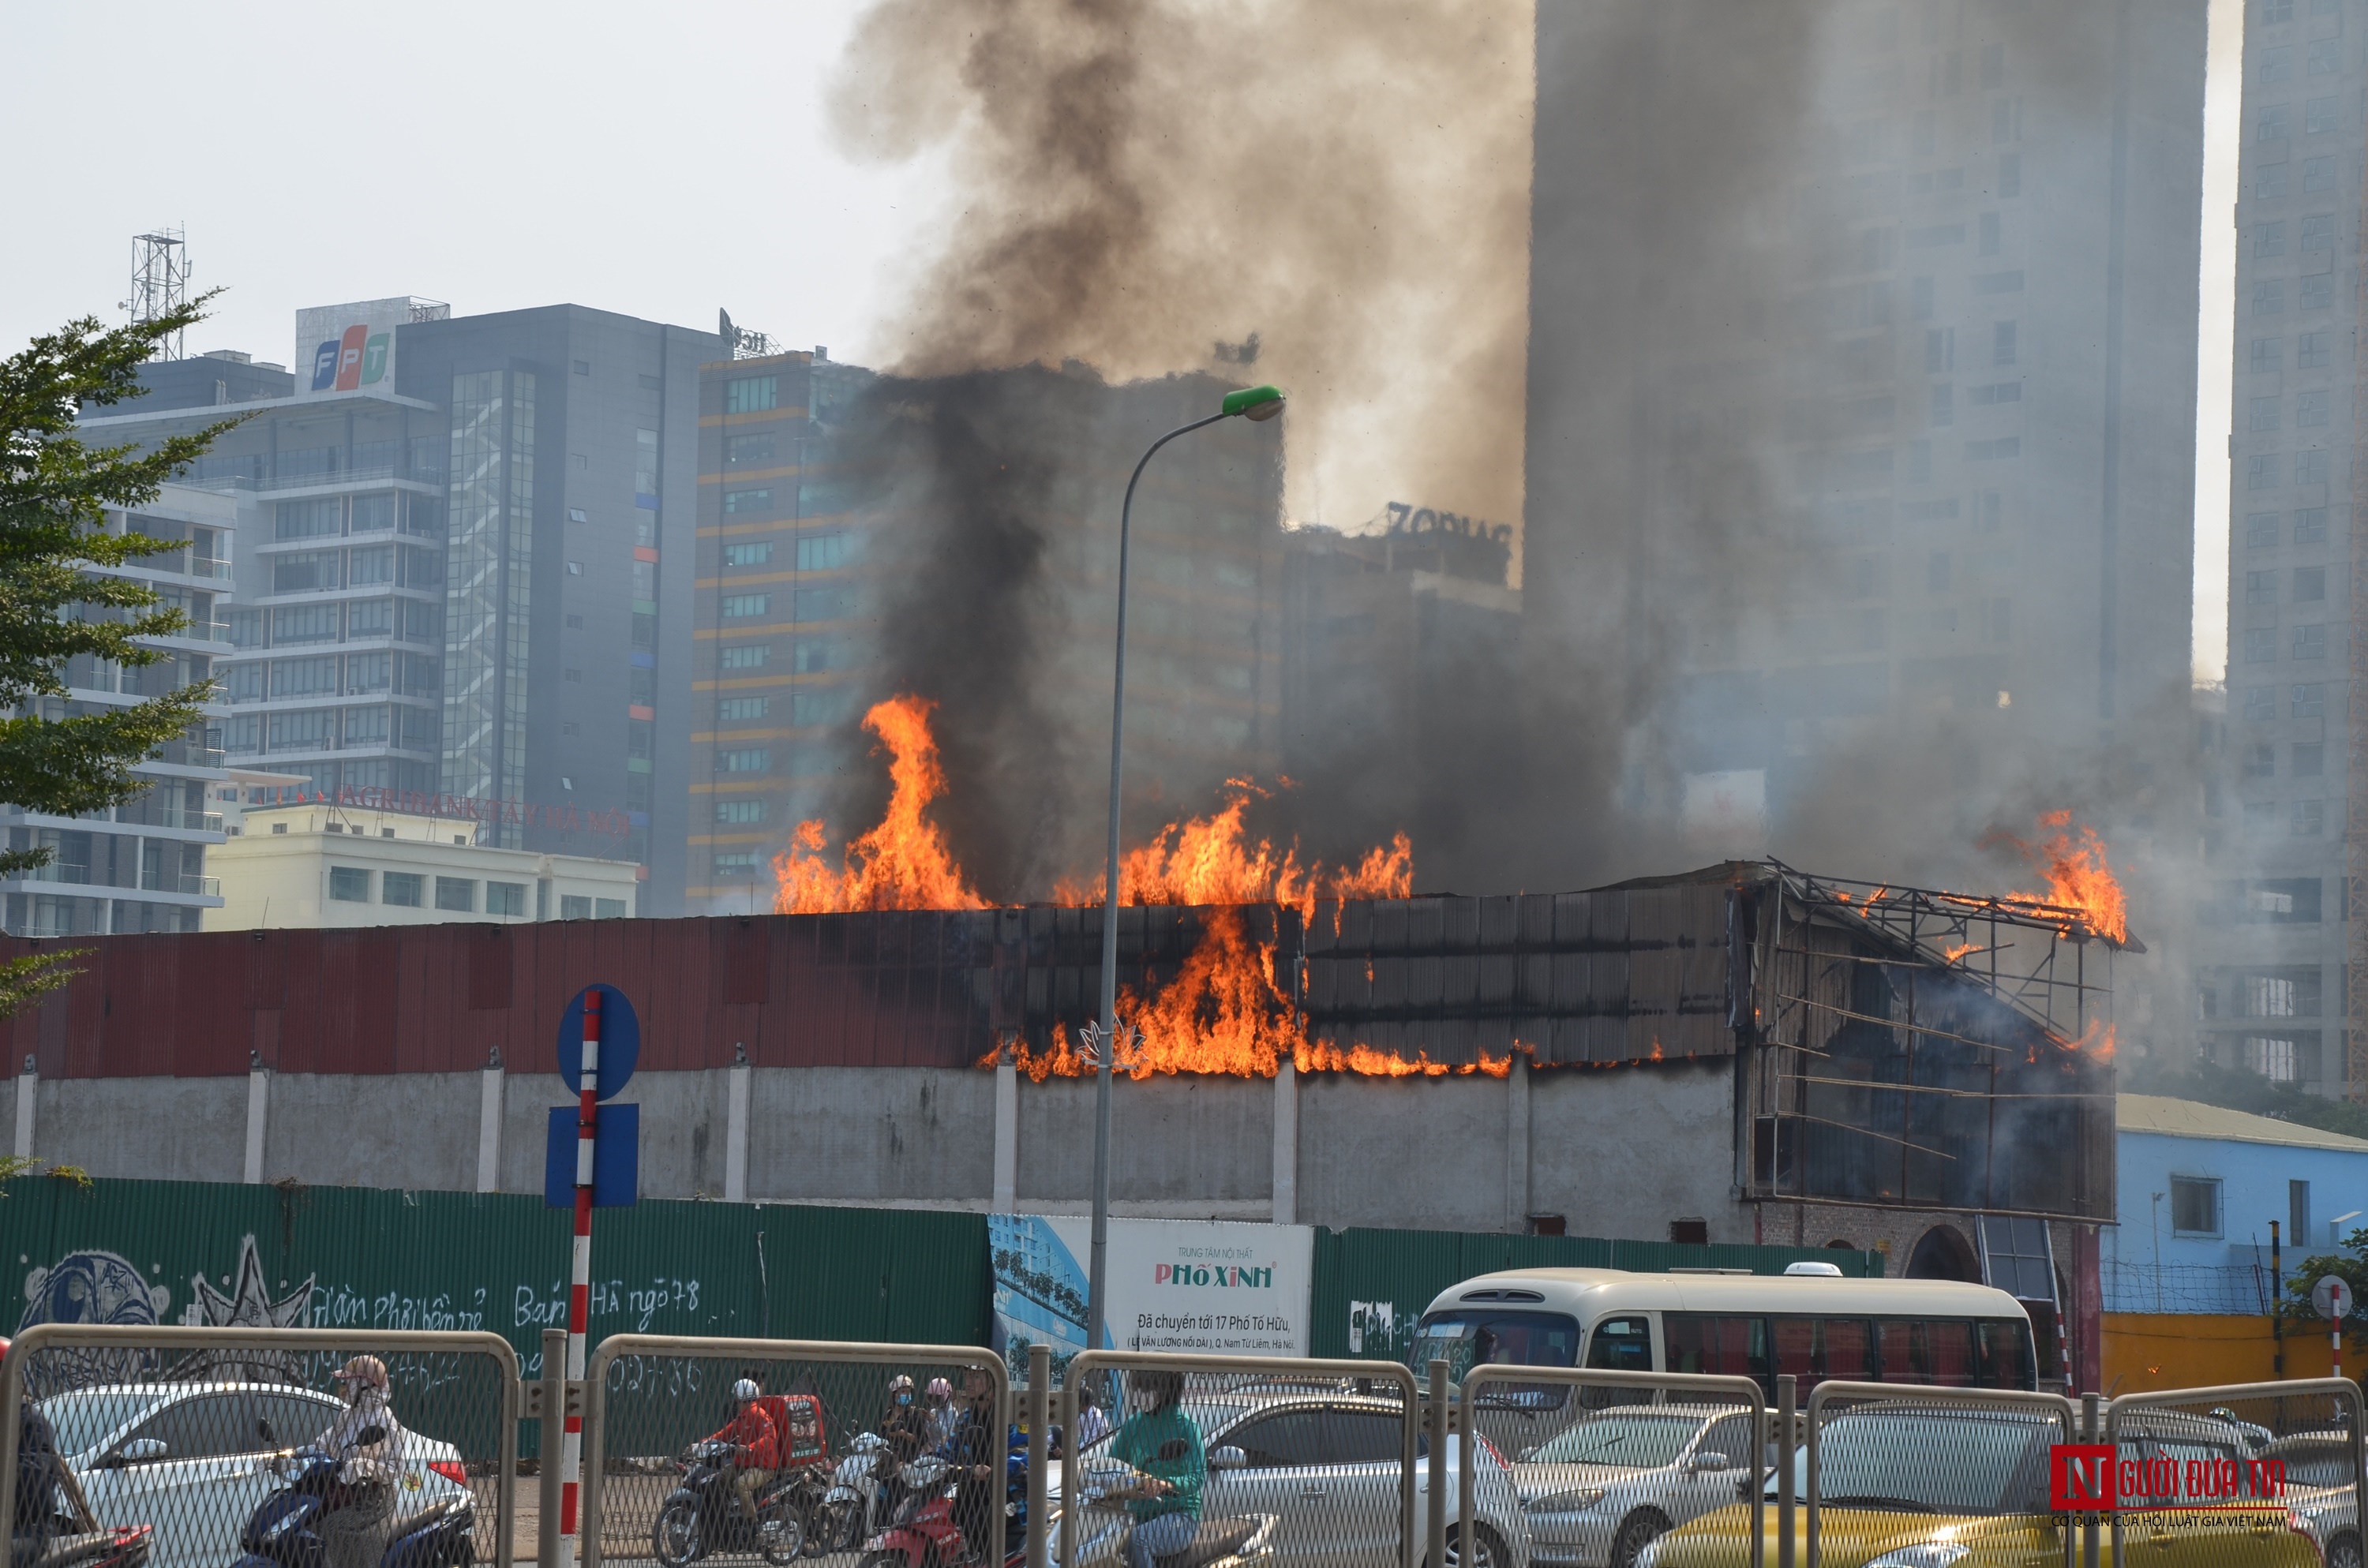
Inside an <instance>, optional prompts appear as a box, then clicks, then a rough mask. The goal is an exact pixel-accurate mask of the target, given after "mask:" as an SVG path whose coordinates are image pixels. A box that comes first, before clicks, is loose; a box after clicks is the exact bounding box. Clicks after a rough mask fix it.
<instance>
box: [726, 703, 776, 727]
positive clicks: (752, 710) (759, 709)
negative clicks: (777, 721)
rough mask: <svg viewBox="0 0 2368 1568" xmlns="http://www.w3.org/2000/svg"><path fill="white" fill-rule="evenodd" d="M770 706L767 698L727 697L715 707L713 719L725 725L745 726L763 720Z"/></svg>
mask: <svg viewBox="0 0 2368 1568" xmlns="http://www.w3.org/2000/svg"><path fill="white" fill-rule="evenodd" d="M772 704H773V699H771V698H769V697H727V698H725V699H723V701H721V702H718V703H717V704H716V705H715V717H716V718H717V720H719V721H720V722H723V723H726V724H745V723H746V722H749V721H750V720H753V719H761V718H763V717H764V716H765V711H766V710H767V709H768V708H770V707H771V706H772Z"/></svg>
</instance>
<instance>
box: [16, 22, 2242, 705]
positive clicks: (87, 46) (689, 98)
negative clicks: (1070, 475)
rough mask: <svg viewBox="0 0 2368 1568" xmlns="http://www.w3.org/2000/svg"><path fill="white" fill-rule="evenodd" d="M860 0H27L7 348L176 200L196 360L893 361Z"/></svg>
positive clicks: (2222, 160)
mask: <svg viewBox="0 0 2368 1568" xmlns="http://www.w3.org/2000/svg"><path fill="white" fill-rule="evenodd" d="M1738 3H1742V0H1738ZM2211 6H2212V22H2213V27H2212V51H2213V62H2212V63H2213V69H2212V82H2211V89H2210V95H2209V103H2208V105H2207V109H2206V120H2207V126H2206V149H2207V150H2206V159H2205V161H2206V167H2205V171H2204V194H2203V262H2204V276H2203V323H2202V326H2203V334H2202V344H2203V350H2202V365H2201V369H2202V373H2203V374H2202V391H2201V396H2200V400H2199V406H2198V408H2197V431H2198V436H2197V440H2196V451H2197V454H2198V455H2197V468H2198V472H2197V476H2196V479H2197V485H2196V589H2197V591H2196V611H2195V664H2196V668H2197V673H2198V675H2199V676H2203V677H2204V678H2209V679H2218V678H2219V677H2220V676H2221V674H2222V672H2223V668H2224V665H2225V664H2226V650H2227V586H2226V585H2227V560H2228V551H2227V543H2228V508H2227V494H2228V461H2227V432H2228V429H2229V423H2228V420H2229V412H2228V410H2229V403H2228V399H2229V395H2230V392H2229V377H2230V358H2229V357H2230V353H2231V348H2230V343H2231V333H2232V331H2233V315H2232V312H2233V298H2232V291H2233V289H2234V278H2235V267H2236V243H2235V232H2234V229H2233V227H2232V223H2231V219H2230V210H2231V208H2232V207H2233V206H2234V204H2235V201H2236V195H2237V187H2236V146H2237V108H2238V105H2237V97H2238V89H2239V81H2238V74H2237V58H2236V51H2237V45H2238V43H2239V41H2240V40H2241V37H2242V31H2243V28H2242V15H2243V0H2211ZM858 8H859V6H858V0H791V3H790V4H786V5H784V4H780V3H779V0H775V3H772V4H755V3H750V0H700V4H697V5H694V6H675V7H655V8H654V7H651V6H646V5H630V6H629V5H621V4H617V3H614V0H575V3H573V4H569V5H564V6H563V5H554V4H541V3H529V0H502V3H500V4H495V5H486V4H482V3H480V4H472V5H458V4H452V3H450V0H415V3H413V4H408V5H404V6H386V7H368V8H366V7H361V6H324V5H320V4H310V5H297V4H280V3H271V0H222V3H220V4H217V5H215V6H209V7H201V8H199V9H196V10H192V9H190V8H189V7H188V6H165V5H161V4H132V3H124V0H78V3H77V4H75V5H72V6H20V7H14V8H12V9H11V11H10V13H9V18H8V23H7V28H8V42H9V47H8V48H7V49H6V51H0V130H5V133H6V138H7V145H10V146H12V147H16V148H17V149H19V150H20V156H19V157H18V159H17V160H16V161H15V164H14V165H13V167H12V168H11V170H10V174H11V190H10V200H9V203H8V217H9V221H8V222H7V223H6V227H5V228H0V344H11V345H13V344H16V343H20V342H22V341H23V340H24V339H25V338H26V337H28V336H29V335H32V334H34V333H36V332H40V331H43V330H45V329H48V328H51V327H54V326H55V325H57V324H59V323H61V322H63V321H64V320H66V319H67V318H69V317H72V316H74V315H79V314H83V313H85V312H88V313H96V314H98V315H100V316H102V317H106V318H109V319H113V318H116V317H119V316H120V310H119V309H118V302H119V301H122V300H123V299H124V298H125V297H126V295H127V293H128V291H129V275H130V270H131V235H132V234H134V233H138V232H139V231H141V230H143V229H150V228H155V227H159V226H165V225H175V226H180V227H184V228H186V230H187V232H188V241H189V252H190V255H191V256H192V257H193V259H194V262H195V268H196V270H195V284H196V286H198V287H200V288H205V287H211V286H214V285H222V286H225V287H226V288H227V289H228V292H227V293H226V294H225V295H224V296H223V297H222V301H220V303H219V305H218V306H217V314H216V318H215V319H214V320H213V321H211V322H209V323H207V324H205V325H204V326H202V327H200V328H199V329H198V331H197V332H196V333H194V334H193V335H191V340H190V342H189V344H188V347H189V349H190V351H191V352H193V353H194V352H200V351H203V350H205V349H210V348H239V349H244V350H245V351H247V352H248V353H251V354H253V355H255V356H256V358H264V359H274V360H279V361H281V362H283V363H284V362H287V361H288V360H289V359H290V357H291V355H292V353H293V348H292V345H291V341H290V340H291V337H292V335H293V331H294V322H293V312H295V311H296V309H297V308H298V307H299V306H302V305H314V304H331V303H336V302H339V301H347V300H363V299H374V298H379V297H381V296H385V295H392V294H421V295H426V296H427V297H428V298H431V299H438V300H445V301H450V303H451V305H452V307H453V309H454V311H455V312H459V313H462V314H471V313H475V312H484V311H496V310H507V309H513V308H517V307H520V306H528V305H540V304H549V303H552V302H554V301H574V302H576V303H580V304H586V305H596V306H599V307H601V308H604V309H607V310H613V311H620V312H626V313H628V314H632V315H638V316H645V317H650V318H653V319H657V320H664V321H672V322H678V323H681V324H685V325H691V326H712V324H713V323H714V320H715V312H716V308H717V307H718V306H723V307H724V308H726V309H729V310H730V311H731V312H732V313H733V316H734V319H735V320H736V321H738V322H739V323H740V324H743V325H746V326H753V327H757V328H758V329H759V330H762V331H766V332H769V333H771V334H772V335H774V337H775V338H776V339H777V340H779V341H781V342H783V343H785V344H787V345H789V346H791V347H811V346H814V345H816V344H822V345H827V346H828V347H829V348H830V350H831V352H832V354H833V355H834V356H836V357H837V358H845V359H848V360H855V361H861V360H865V359H867V358H881V357H882V356H883V355H884V354H885V352H886V350H887V348H888V347H889V346H890V344H891V343H892V342H893V340H894V330H893V328H892V327H891V326H890V325H889V324H887V323H886V322H885V321H884V320H883V319H882V318H883V316H884V315H885V313H886V312H887V311H888V309H889V307H890V306H891V305H892V304H893V302H894V300H895V299H896V297H897V294H898V291H899V290H898V286H899V284H900V283H901V282H903V281H904V280H905V279H906V278H908V277H909V276H910V270H911V269H910V267H908V260H911V259H917V258H916V256H915V253H916V249H917V248H918V246H919V245H920V244H921V243H922V242H923V241H924V240H925V239H926V237H927V236H928V233H930V220H931V218H932V217H933V216H942V213H943V210H944V204H945V203H946V202H947V201H948V200H949V199H951V192H950V191H949V190H948V187H947V183H946V181H945V178H944V176H943V175H942V173H941V172H940V168H939V165H933V164H930V163H928V162H923V163H920V164H917V165H905V166H902V167H898V168H894V169H881V168H873V167H858V166H856V165H852V164H850V163H848V161H847V160H845V159H844V158H842V157H841V156H839V155H838V154H837V153H836V152H834V151H833V150H832V147H831V145H830V142H829V139H828V137H827V135H826V133H825V129H824V126H823V121H822V107H821V106H822V85H823V82H824V79H825V76H826V74H828V72H829V70H830V68H831V65H832V62H833V61H834V60H835V59H836V58H837V53H838V51H839V48H840V45H841V43H842V41H843V40H844V38H845V36H846V33H847V30H848V25H849V23H850V21H851V20H852V18H853V17H854V15H855V13H856V11H857V9H858ZM37 150H38V151H37Z"/></svg>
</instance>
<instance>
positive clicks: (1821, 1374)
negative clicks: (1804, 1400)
mask: <svg viewBox="0 0 2368 1568" xmlns="http://www.w3.org/2000/svg"><path fill="white" fill-rule="evenodd" d="M1768 1326H1769V1334H1770V1337H1771V1339H1772V1342H1773V1343H1774V1345H1775V1346H1776V1375H1777V1376H1779V1377H1783V1376H1785V1375H1787V1374H1789V1375H1791V1376H1793V1377H1795V1378H1798V1379H1800V1380H1801V1392H1804V1393H1806V1392H1808V1391H1809V1390H1810V1389H1811V1388H1813V1387H1814V1386H1816V1384H1818V1383H1821V1382H1824V1381H1826V1380H1827V1379H1828V1378H1841V1379H1846V1380H1848V1381H1853V1382H1855V1381H1860V1380H1861V1379H1865V1378H1869V1377H1871V1376H1873V1369H1872V1366H1871V1364H1870V1362H1869V1359H1868V1357H1867V1341H1868V1335H1867V1325H1866V1324H1865V1323H1864V1322H1863V1321H1861V1320H1860V1319H1858V1318H1789V1317H1787V1318H1774V1319H1771V1320H1770V1323H1769V1325H1768Z"/></svg>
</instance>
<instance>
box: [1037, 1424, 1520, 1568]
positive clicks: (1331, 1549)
mask: <svg viewBox="0 0 2368 1568" xmlns="http://www.w3.org/2000/svg"><path fill="white" fill-rule="evenodd" d="M1183 1406H1184V1410H1185V1413H1186V1414H1187V1415H1190V1416H1191V1418H1192V1421H1193V1424H1194V1425H1195V1426H1198V1427H1200V1429H1201V1447H1202V1449H1203V1451H1204V1452H1206V1454H1207V1455H1208V1460H1209V1473H1208V1477H1207V1479H1206V1480H1205V1481H1204V1482H1203V1483H1201V1517H1202V1518H1203V1519H1215V1518H1247V1517H1257V1516H1269V1515H1270V1516H1272V1517H1274V1519H1275V1521H1276V1522H1275V1528H1273V1529H1272V1530H1271V1531H1270V1532H1269V1533H1268V1536H1267V1538H1266V1539H1267V1540H1269V1542H1270V1543H1271V1546H1272V1550H1273V1552H1274V1556H1273V1559H1272V1561H1273V1562H1274V1563H1275V1568H1395V1565H1396V1564H1397V1563H1398V1562H1400V1561H1401V1559H1400V1558H1399V1556H1398V1478H1399V1475H1400V1473H1401V1472H1400V1465H1401V1464H1402V1462H1403V1449H1401V1447H1400V1444H1401V1441H1402V1438H1403V1433H1404V1430H1405V1428H1404V1422H1405V1421H1406V1411H1405V1407H1404V1406H1402V1405H1400V1404H1399V1403H1398V1402H1397V1401H1395V1400H1394V1399H1379V1398H1374V1397H1372V1396H1370V1395H1360V1394H1355V1393H1349V1392H1337V1393H1336V1392H1328V1391H1315V1392H1304V1393H1301V1392H1284V1393H1279V1394H1265V1393H1257V1394H1252V1393H1248V1392H1245V1391H1234V1392H1224V1393H1201V1392H1197V1391H1195V1392H1188V1393H1187V1394H1186V1395H1185V1396H1184V1401H1183ZM1109 1441H1110V1439H1109V1438H1108V1437H1104V1438H1103V1439H1101V1441H1100V1442H1098V1443H1096V1444H1094V1445H1093V1446H1091V1447H1089V1448H1087V1449H1084V1450H1083V1451H1081V1452H1080V1453H1079V1455H1078V1462H1079V1464H1080V1466H1081V1467H1083V1468H1085V1469H1086V1470H1087V1472H1088V1473H1090V1471H1091V1469H1092V1466H1093V1463H1094V1460H1095V1459H1096V1457H1097V1456H1098V1455H1099V1453H1101V1452H1102V1451H1103V1450H1104V1449H1105V1448H1106V1447H1107V1445H1108V1443H1109ZM1461 1441H1462V1440H1461V1439H1460V1438H1457V1437H1450V1438H1449V1439H1448V1446H1447V1455H1446V1459H1447V1503H1446V1513H1445V1518H1446V1527H1447V1563H1448V1568H1460V1563H1459V1556H1460V1544H1461V1541H1460V1538H1461V1533H1462V1532H1461V1531H1460V1529H1459V1528H1458V1526H1459V1524H1460V1523H1461V1521H1462V1514H1463V1510H1462V1507H1461V1506H1460V1494H1461V1486H1460V1483H1459V1482H1458V1480H1457V1476H1458V1473H1459V1472H1458V1471H1457V1468H1456V1467H1457V1466H1458V1465H1459V1464H1460V1463H1461V1462H1462V1455H1461V1453H1460V1452H1459V1449H1460V1446H1461ZM1427 1452H1428V1450H1427V1449H1426V1448H1424V1447H1423V1446H1422V1445H1421V1444H1417V1460H1416V1462H1415V1497H1414V1537H1415V1540H1417V1541H1422V1540H1427V1539H1428V1531H1429V1528H1430V1527H1429V1517H1430V1484H1429V1482H1430V1477H1429V1460H1428V1459H1427V1457H1424V1456H1426V1455H1427ZM1058 1475H1059V1471H1057V1470H1056V1471H1054V1477H1055V1484H1056V1485H1057V1478H1058ZM1475 1475H1476V1480H1477V1487H1478V1493H1479V1500H1480V1506H1479V1509H1478V1512H1477V1516H1476V1517H1474V1520H1473V1534H1474V1557H1475V1559H1476V1560H1477V1562H1476V1568H1529V1564H1530V1537H1529V1529H1528V1528H1527V1526H1526V1525H1525V1524H1524V1523H1523V1521H1522V1517H1521V1509H1520V1497H1519V1496H1518V1494H1516V1493H1515V1491H1514V1488H1513V1479H1512V1474H1511V1471H1509V1470H1508V1469H1507V1468H1506V1465H1505V1463H1504V1461H1503V1459H1502V1457H1501V1456H1500V1455H1498V1454H1497V1450H1496V1449H1495V1448H1494V1447H1493V1446H1492V1445H1491V1444H1489V1443H1488V1442H1487V1441H1486V1439H1485V1438H1484V1439H1483V1440H1482V1442H1481V1445H1480V1451H1479V1454H1478V1457H1477V1460H1476V1470H1475ZM1056 1506H1057V1504H1056Z"/></svg>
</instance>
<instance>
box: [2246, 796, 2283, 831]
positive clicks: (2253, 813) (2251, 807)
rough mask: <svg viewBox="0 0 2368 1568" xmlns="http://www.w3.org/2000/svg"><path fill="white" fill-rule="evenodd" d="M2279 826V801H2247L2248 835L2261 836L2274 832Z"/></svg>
mask: <svg viewBox="0 0 2368 1568" xmlns="http://www.w3.org/2000/svg"><path fill="white" fill-rule="evenodd" d="M2277 826H2278V803H2277V802H2276V801H2246V802H2245V833H2246V835H2247V836H2248V837H2255V838H2258V837H2261V836H2263V835H2268V834H2271V833H2274V832H2276V831H2277Z"/></svg>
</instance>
